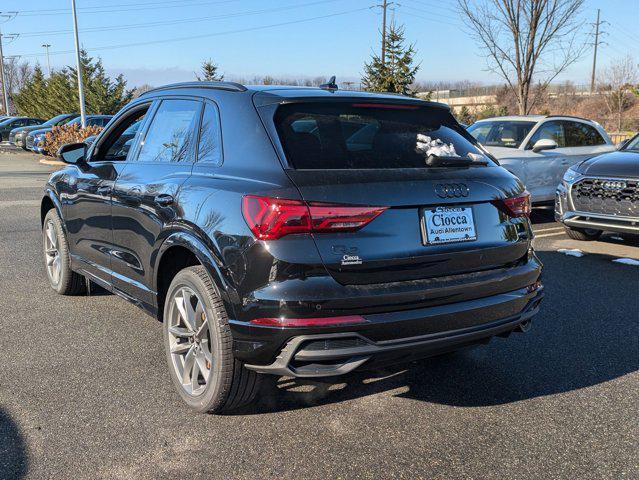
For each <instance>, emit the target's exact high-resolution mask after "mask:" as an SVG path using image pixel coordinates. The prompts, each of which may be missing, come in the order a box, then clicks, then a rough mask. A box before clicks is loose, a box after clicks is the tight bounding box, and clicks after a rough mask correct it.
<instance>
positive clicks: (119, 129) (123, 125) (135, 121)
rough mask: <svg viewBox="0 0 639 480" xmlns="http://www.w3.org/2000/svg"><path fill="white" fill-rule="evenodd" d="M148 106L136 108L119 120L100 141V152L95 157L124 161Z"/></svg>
mask: <svg viewBox="0 0 639 480" xmlns="http://www.w3.org/2000/svg"><path fill="white" fill-rule="evenodd" d="M148 108H149V107H148V106H146V107H145V108H143V109H140V110H137V111H136V112H134V113H132V114H131V115H129V116H127V117H126V118H124V119H123V120H121V121H120V122H119V123H118V124H117V125H116V126H115V129H114V130H113V132H112V133H111V134H110V135H109V136H108V138H106V139H105V140H104V142H101V145H100V152H104V153H101V154H100V155H99V156H98V157H97V158H96V159H99V160H109V161H124V160H126V159H127V157H128V155H129V152H130V151H131V148H132V147H133V145H134V144H135V139H136V135H137V134H138V133H139V132H140V127H141V126H142V124H143V122H144V118H145V117H146V114H147V112H148Z"/></svg>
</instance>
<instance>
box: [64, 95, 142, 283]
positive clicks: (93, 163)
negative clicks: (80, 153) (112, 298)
mask: <svg viewBox="0 0 639 480" xmlns="http://www.w3.org/2000/svg"><path fill="white" fill-rule="evenodd" d="M150 106H151V103H150V102H147V103H146V104H140V105H137V106H135V107H132V108H130V109H127V110H124V111H123V112H122V113H121V114H120V115H119V121H118V122H116V123H115V124H114V125H113V127H112V128H110V129H109V131H108V132H105V135H104V136H102V137H101V138H100V140H99V143H98V144H94V145H93V146H92V147H91V148H90V149H89V151H88V154H87V162H86V163H85V164H80V165H78V166H76V171H75V172H74V173H73V174H72V175H71V176H70V178H69V180H68V182H67V183H68V187H67V188H68V190H67V191H66V192H64V201H63V205H64V207H63V208H64V215H65V219H66V225H67V231H68V232H67V236H68V240H69V250H70V252H71V260H72V263H73V267H74V269H77V270H81V271H82V273H85V274H86V275H88V276H89V278H91V279H92V280H93V281H95V282H97V283H99V284H100V285H102V286H104V287H106V288H109V289H110V288H111V281H112V278H111V251H112V247H113V231H112V224H111V222H112V220H111V194H112V190H113V186H114V185H115V181H116V179H117V177H118V175H119V174H120V172H121V171H122V169H123V168H124V166H125V163H126V159H127V156H128V154H129V152H128V151H125V150H122V149H120V148H117V140H118V139H119V138H120V136H121V134H122V130H123V129H126V128H127V127H128V126H129V125H130V123H132V122H135V121H143V119H144V113H145V112H146V110H147V109H149V108H150ZM114 145H115V147H114Z"/></svg>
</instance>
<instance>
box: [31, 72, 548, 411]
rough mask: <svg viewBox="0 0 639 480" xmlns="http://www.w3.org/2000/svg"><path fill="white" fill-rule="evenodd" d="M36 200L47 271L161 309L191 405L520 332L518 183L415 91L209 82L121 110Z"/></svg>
mask: <svg viewBox="0 0 639 480" xmlns="http://www.w3.org/2000/svg"><path fill="white" fill-rule="evenodd" d="M59 155H60V158H61V159H62V160H64V161H65V162H66V163H67V164H68V165H67V166H66V167H65V168H63V169H61V170H59V171H58V172H56V173H54V174H53V175H51V177H50V179H49V181H48V183H47V185H46V187H45V191H44V196H43V200H42V212H41V213H42V226H43V243H44V257H45V260H46V265H47V273H48V278H49V281H50V283H51V286H52V287H53V288H54V289H55V290H56V291H57V292H58V293H60V294H63V295H69V294H80V293H82V292H83V291H84V289H85V288H86V285H87V280H88V281H90V282H93V283H95V284H98V285H100V286H101V287H103V288H105V289H107V290H109V291H112V292H114V293H116V294H118V295H120V296H122V297H124V298H125V299H127V300H129V301H131V302H133V303H134V304H135V305H138V306H139V307H141V308H142V309H144V310H145V311H146V312H148V313H149V314H151V315H153V316H155V317H157V318H158V319H159V320H161V321H162V322H163V325H164V343H165V347H166V357H167V361H168V365H169V372H170V376H171V379H172V381H173V383H174V384H175V387H176V389H177V391H178V392H179V394H180V395H181V397H182V398H183V399H184V400H185V401H186V402H187V403H188V404H189V405H190V406H191V407H193V408H195V409H197V410H199V411H209V412H222V411H227V410H233V409H237V408H239V407H241V406H243V405H246V404H248V403H249V402H251V401H252V400H253V399H254V398H255V397H256V395H259V383H260V380H261V379H262V378H263V376H264V375H265V374H273V375H287V376H292V377H327V376H334V375H340V374H345V373H348V372H351V371H353V370H355V369H357V368H375V367H378V366H380V365H388V364H391V363H403V362H408V361H411V360H414V359H418V358H423V357H428V356H432V355H438V354H441V353H445V352H449V351H453V350H457V349H460V348H464V347H467V346H471V345H475V344H478V343H484V342H486V341H488V340H489V339H490V338H491V337H493V336H507V335H508V334H510V332H512V331H525V330H527V329H528V327H529V325H530V321H531V318H532V317H533V315H535V314H536V313H537V311H538V309H539V303H540V301H541V299H542V296H543V287H542V285H541V283H540V275H541V264H540V262H539V260H538V258H537V256H536V255H535V252H534V251H533V248H532V245H531V240H532V237H533V234H532V230H531V225H530V221H529V218H528V216H529V214H530V201H529V195H528V193H527V192H526V191H525V189H524V186H523V185H522V183H521V182H520V181H519V180H518V179H517V178H516V177H515V176H513V175H512V174H510V173H509V172H507V171H506V170H504V169H503V168H501V167H500V166H499V165H498V164H497V162H496V161H495V160H494V159H493V158H492V157H491V156H490V154H488V153H487V152H486V151H485V150H483V148H482V147H481V146H480V145H479V144H478V143H477V141H476V140H475V139H474V138H473V137H472V136H471V135H470V134H468V133H467V132H466V131H465V130H464V129H463V128H462V127H461V126H460V125H459V124H458V123H457V122H456V121H455V119H454V118H453V116H452V115H451V112H450V110H449V108H448V107H447V106H444V105H441V104H437V103H432V102H426V101H422V100H418V99H413V98H408V97H402V96H396V95H382V94H371V93H358V92H342V91H338V90H337V89H336V87H335V85H332V84H329V85H326V86H323V87H322V88H300V87H274V86H258V87H245V86H243V85H239V84H234V83H226V82H211V83H206V82H198V83H186V84H177V85H170V86H167V87H163V88H159V89H156V90H152V91H150V92H147V93H145V94H143V95H142V96H141V97H139V98H138V99H136V100H134V101H133V102H132V103H130V104H129V105H128V106H126V107H125V108H124V109H122V111H120V112H119V113H118V114H117V115H116V116H115V117H114V118H113V119H112V120H111V121H110V122H109V124H108V125H107V126H106V128H105V129H104V131H103V132H102V133H101V134H100V135H99V136H98V137H97V138H96V139H95V140H94V141H93V142H92V144H91V145H90V146H87V145H85V144H73V145H66V146H64V147H62V148H61V150H60V153H59Z"/></svg>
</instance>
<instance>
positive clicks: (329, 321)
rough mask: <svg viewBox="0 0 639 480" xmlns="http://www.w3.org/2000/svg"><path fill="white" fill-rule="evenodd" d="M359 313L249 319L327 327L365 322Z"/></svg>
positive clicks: (264, 323)
mask: <svg viewBox="0 0 639 480" xmlns="http://www.w3.org/2000/svg"><path fill="white" fill-rule="evenodd" d="M367 322H368V320H366V319H365V318H364V317H362V316H360V315H345V316H342V317H316V318H284V317H280V318H277V317H272V318H256V319H254V320H251V323H252V324H253V325H261V326H264V327H289V328H291V327H329V326H332V325H355V324H358V323H367Z"/></svg>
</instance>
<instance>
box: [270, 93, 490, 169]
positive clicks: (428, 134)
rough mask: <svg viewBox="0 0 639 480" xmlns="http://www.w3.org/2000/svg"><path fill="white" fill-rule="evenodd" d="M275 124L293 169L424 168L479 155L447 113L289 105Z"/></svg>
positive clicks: (408, 108) (363, 106) (366, 105)
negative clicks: (430, 160) (432, 159)
mask: <svg viewBox="0 0 639 480" xmlns="http://www.w3.org/2000/svg"><path fill="white" fill-rule="evenodd" d="M275 125H276V128H277V132H278V135H279V137H280V141H281V142H282V146H283V148H284V151H285V153H286V155H287V157H288V160H289V163H290V164H291V165H292V166H293V167H294V168H296V169H366V168H426V164H425V161H426V158H427V157H428V156H429V155H437V156H462V157H463V156H467V155H468V154H469V153H470V154H476V155H481V152H480V151H479V149H478V148H477V147H476V146H475V145H474V144H473V143H472V141H471V140H469V139H468V138H466V137H465V136H464V135H463V134H462V133H460V132H459V131H458V130H457V129H456V128H458V127H456V124H455V120H454V119H453V117H452V115H451V114H450V112H448V111H446V110H443V109H438V108H433V107H422V106H417V105H409V104H376V103H350V102H349V103H342V102H339V103H294V104H288V105H282V106H280V108H279V109H278V111H277V113H276V115H275Z"/></svg>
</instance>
